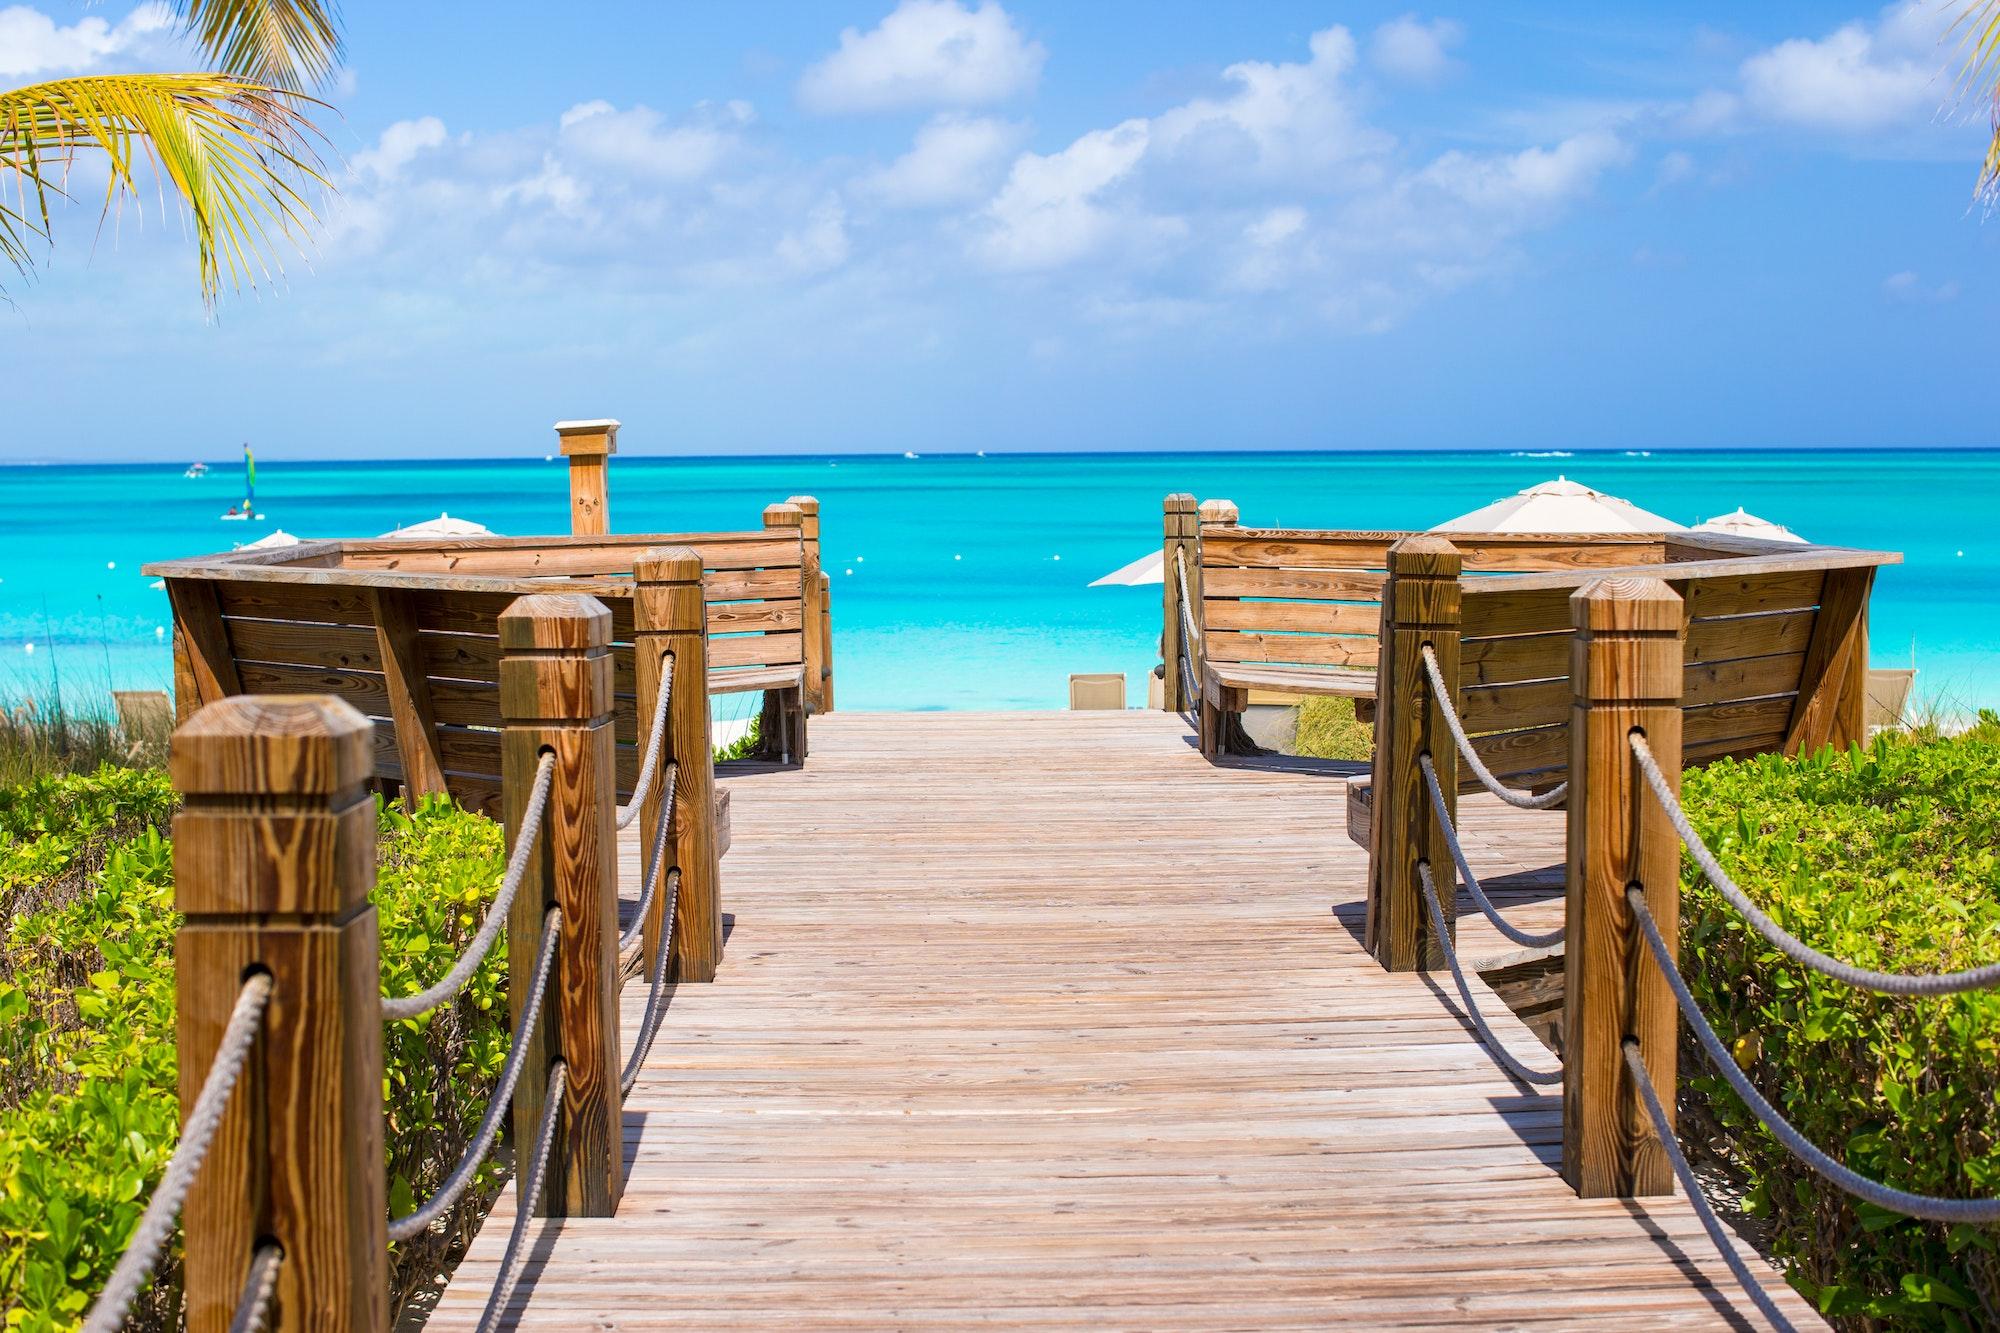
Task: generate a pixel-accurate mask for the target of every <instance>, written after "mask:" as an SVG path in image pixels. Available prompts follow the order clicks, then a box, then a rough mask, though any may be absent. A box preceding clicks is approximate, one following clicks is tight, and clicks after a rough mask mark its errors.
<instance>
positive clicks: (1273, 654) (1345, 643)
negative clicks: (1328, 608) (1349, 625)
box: [1202, 630, 1381, 667]
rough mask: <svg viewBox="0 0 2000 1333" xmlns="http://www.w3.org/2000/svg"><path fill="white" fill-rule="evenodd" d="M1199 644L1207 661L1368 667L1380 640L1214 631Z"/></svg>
mask: <svg viewBox="0 0 2000 1333" xmlns="http://www.w3.org/2000/svg"><path fill="white" fill-rule="evenodd" d="M1202 637H1203V642H1204V643H1205V645H1206V646H1207V649H1208V660H1209V661H1210V662H1214V663H1223V662H1317V663H1319V664H1321V665H1324V666H1338V667H1370V666H1374V665H1375V659H1376V656H1377V654H1378V652H1379V651H1380V648H1381V641H1380V640H1379V639H1377V638H1375V637H1374V636H1373V635H1370V636H1368V637H1366V638H1364V637H1362V636H1360V635H1356V634H1348V635H1333V634H1257V633H1252V632H1243V633H1237V632H1233V631H1228V630H1217V631H1215V632H1214V633H1211V634H1206V635H1204V636H1202Z"/></svg>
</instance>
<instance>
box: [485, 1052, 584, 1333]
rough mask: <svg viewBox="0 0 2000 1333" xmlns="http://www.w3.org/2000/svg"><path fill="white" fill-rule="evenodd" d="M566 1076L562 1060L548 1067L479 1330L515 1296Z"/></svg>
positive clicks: (494, 1323)
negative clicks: (529, 1152) (530, 1148)
mask: <svg viewBox="0 0 2000 1333" xmlns="http://www.w3.org/2000/svg"><path fill="white" fill-rule="evenodd" d="M568 1078H569V1066H567V1065H565V1064H564V1063H563V1062H562V1061H560V1060H558V1061H556V1062H555V1063H554V1064H553V1065H551V1066H549V1086H548V1091H547V1093H546V1094H544V1095H545V1096H546V1097H547V1101H546V1103H545V1104H544V1105H543V1107H542V1123H541V1125H540V1126H539V1127H538V1128H537V1129H536V1131H535V1156H534V1160H533V1161H532V1162H531V1163H530V1164H529V1167H528V1174H527V1175H525V1176H522V1177H520V1179H519V1181H518V1187H517V1188H516V1190H515V1191H514V1205H515V1212H514V1227H513V1230H512V1231H510V1232H508V1234H507V1251H506V1253H505V1254H503V1255H502V1256H501V1258H500V1279H499V1281H497V1282H495V1283H494V1284H493V1295H492V1296H491V1297H490V1298H489V1299H488V1300H487V1302H486V1309H485V1311H484V1312H483V1313H481V1315H480V1316H479V1333H488V1331H489V1330H491V1329H496V1328H499V1327H501V1323H502V1321H503V1320H504V1319H505V1318H506V1314H507V1306H508V1305H509V1304H511V1303H512V1301H513V1299H514V1288H515V1286H516V1285H517V1284H519V1282H520V1280H521V1242H522V1241H523V1240H524V1239H526V1237H527V1234H528V1227H529V1226H530V1225H531V1224H532V1223H533V1222H534V1220H535V1205H536V1203H538V1202H539V1201H540V1200H541V1197H542V1181H543V1179H544V1178H545V1177H546V1176H547V1175H548V1167H549V1147H550V1145H551V1144H553V1143H554V1142H555V1141H556V1117H557V1116H559V1115H560V1114H562V1102H563V1085H564V1083H566V1082H567V1081H568Z"/></svg>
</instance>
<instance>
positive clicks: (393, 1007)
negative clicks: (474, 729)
mask: <svg viewBox="0 0 2000 1333" xmlns="http://www.w3.org/2000/svg"><path fill="white" fill-rule="evenodd" d="M555 771H556V757H555V756H554V755H553V754H545V755H543V756H542V759H541V762H540V763H538V764H536V765H535V785H534V787H533V788H532V789H531V790H530V791H529V792H528V805H527V808H526V809H524V810H523V811H522V812H521V828H520V831H519V832H518V833H517V834H516V835H515V837H514V850H513V852H512V853H511V854H510V855H509V856H508V858H507V873H506V874H505V875H503V876H502V877H501V879H500V892H498V893H496V894H494V895H493V903H492V905H491V906H490V907H488V908H487V909H486V919H485V920H484V921H482V922H480V923H479V933H478V934H476V935H474V936H473V937H472V943H471V944H468V945H467V946H466V947H465V952H464V953H462V954H460V955H459V956H458V961H456V962H454V963H453V964H452V965H451V971H449V972H447V973H445V974H444V976H443V977H442V978H441V979H440V980H439V981H438V982H437V984H436V985H433V986H427V987H425V988H424V989H423V990H420V991H418V992H417V993H416V994H414V995H398V996H395V997H394V998H385V999H384V1000H383V1001H382V1021H383V1022H385V1023H394V1022H396V1021H398V1020H399V1019H404V1018H416V1017H418V1016H420V1015H423V1014H427V1013H429V1012H430V1011H431V1010H433V1009H435V1008H437V1007H438V1006H439V1005H441V1004H443V1003H444V1002H445V1001H446V1000H449V999H450V998H451V997H452V996H454V995H456V994H458V993H459V992H460V991H461V990H464V989H465V983H467V982H468V981H471V980H472V977H473V974H474V973H476V972H478V971H479V965H480V964H481V963H483V962H485V961H486V955H487V954H489V953H491V952H492V951H493V945H494V942H495V941H496V940H498V939H499V938H500V931H501V929H502V927H504V926H505V925H506V924H507V909H508V908H510V907H512V906H513V904H514V896H515V895H516V894H517V893H519V892H520V891H521V881H522V880H524V879H526V878H527V876H528V861H529V858H530V857H532V856H533V855H534V851H535V843H536V841H537V840H538V839H540V837H541V834H542V815H543V812H545V811H546V810H547V809H548V806H549V785H550V784H551V783H552V782H553V781H554V780H555Z"/></svg>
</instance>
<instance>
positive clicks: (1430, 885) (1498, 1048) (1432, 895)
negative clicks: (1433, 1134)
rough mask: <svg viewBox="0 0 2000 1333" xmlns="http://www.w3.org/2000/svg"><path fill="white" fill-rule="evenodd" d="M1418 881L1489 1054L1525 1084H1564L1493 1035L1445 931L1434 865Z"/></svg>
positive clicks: (1425, 865) (1557, 1073)
mask: <svg viewBox="0 0 2000 1333" xmlns="http://www.w3.org/2000/svg"><path fill="white" fill-rule="evenodd" d="M1417 878H1418V879H1419V880H1421V881H1422V882H1423V886H1424V905H1425V906H1426V907H1428V908H1430V914H1431V932H1432V933H1433V934H1435V935H1436V936H1437V938H1438V944H1439V946H1440V947H1441V948H1442V949H1443V950H1444V961H1445V963H1446V964H1447V965H1449V966H1450V968H1451V979H1452V980H1453V981H1455V982H1457V983H1458V998H1459V999H1460V1000H1462V1001H1464V1002H1465V1016H1466V1017H1467V1018H1469V1019H1471V1020H1472V1027H1473V1030H1474V1031H1476V1032H1477V1033H1478V1034H1479V1039H1480V1040H1481V1041H1482V1042H1484V1043H1485V1044H1486V1050H1487V1052H1488V1053H1489V1054H1491V1055H1492V1057H1493V1058H1494V1059H1495V1060H1498V1061H1499V1062H1500V1065H1501V1067H1502V1068H1504V1069H1505V1070H1506V1071H1507V1072H1508V1073H1510V1074H1512V1075H1513V1076H1514V1077H1515V1078H1518V1079H1520V1080H1521V1081H1522V1082H1523V1083H1538V1084H1541V1085H1543V1086H1545V1087H1546V1086H1548V1085H1550V1084H1554V1083H1560V1082H1562V1081H1563V1071H1562V1070H1560V1069H1553V1070H1551V1069H1535V1068H1533V1067H1531V1066H1529V1065H1524V1064H1522V1063H1521V1062H1520V1061H1519V1060H1517V1059H1515V1058H1514V1053H1513V1052H1512V1051H1509V1050H1508V1049H1507V1048H1506V1047H1505V1046H1502V1045H1501V1044H1500V1038H1498V1037H1497V1036H1495V1035H1494V1034H1493V1029H1492V1028H1490V1027H1487V1026H1486V1018H1485V1015H1483V1014H1481V1013H1480V1012H1479V1005H1478V1003H1477V1002H1475V1001H1474V1000H1473V998H1472V987H1470V986H1468V985H1466V984H1465V973H1463V972H1461V971H1459V970H1458V951H1457V950H1456V949H1454V948H1453V947H1452V944H1451V932H1450V931H1448V930H1446V929H1445V927H1444V908H1443V907H1441V906H1439V905H1438V892H1437V881H1435V880H1433V879H1432V878H1431V867H1430V862H1428V861H1419V862H1417Z"/></svg>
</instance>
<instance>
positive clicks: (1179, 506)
mask: <svg viewBox="0 0 2000 1333" xmlns="http://www.w3.org/2000/svg"><path fill="white" fill-rule="evenodd" d="M1164 508H1165V509H1166V511H1167V512H1168V513H1169V514H1192V513H1193V512H1194V509H1195V505H1194V497H1193V496H1192V495H1189V494H1188V493H1187V492H1186V491H1175V492H1174V493H1173V494H1172V495H1169V496H1168V497H1167V498H1166V501H1165V504H1164Z"/></svg>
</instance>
